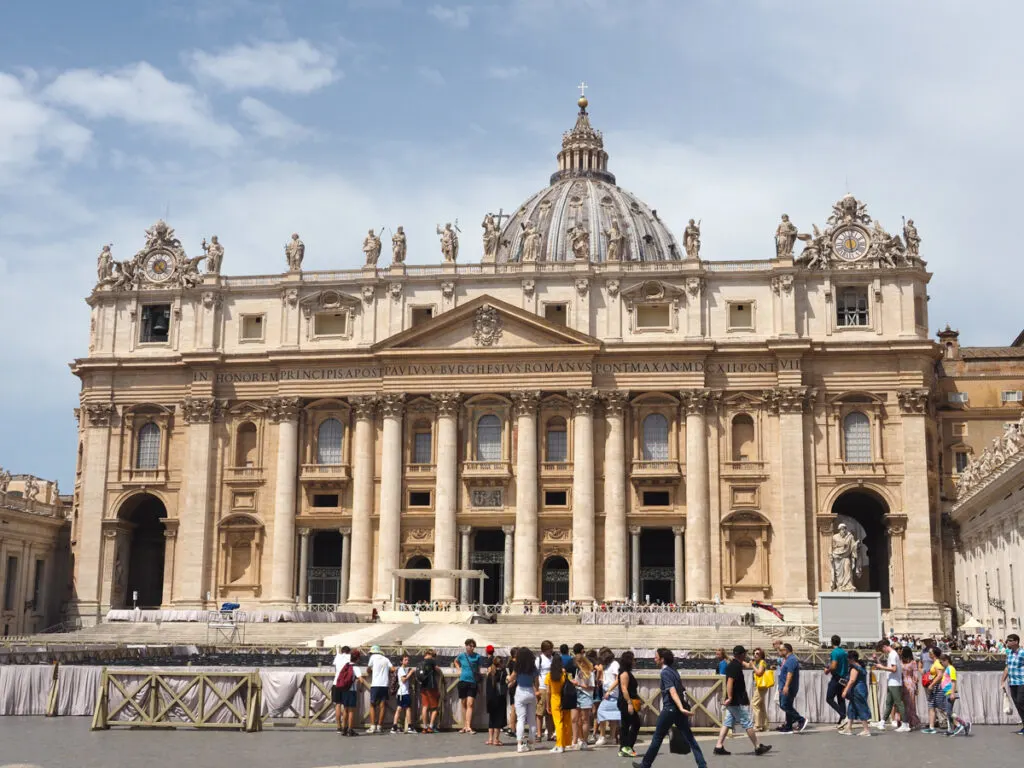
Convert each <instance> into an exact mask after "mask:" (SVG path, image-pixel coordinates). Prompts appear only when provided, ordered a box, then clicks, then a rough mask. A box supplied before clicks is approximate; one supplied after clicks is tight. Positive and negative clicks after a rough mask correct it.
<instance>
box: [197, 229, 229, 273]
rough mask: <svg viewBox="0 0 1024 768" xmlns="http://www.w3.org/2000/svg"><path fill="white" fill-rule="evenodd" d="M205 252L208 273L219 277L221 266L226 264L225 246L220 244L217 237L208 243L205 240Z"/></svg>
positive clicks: (203, 245) (203, 243)
mask: <svg viewBox="0 0 1024 768" xmlns="http://www.w3.org/2000/svg"><path fill="white" fill-rule="evenodd" d="M202 247H203V252H204V253H206V273H207V274H209V275H219V274H220V265H221V264H222V263H223V262H224V246H223V245H221V244H220V241H219V240H218V239H217V236H216V235H214V236H213V237H211V238H210V242H209V243H207V242H206V240H205V238H204V239H203V242H202Z"/></svg>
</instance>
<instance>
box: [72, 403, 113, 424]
mask: <svg viewBox="0 0 1024 768" xmlns="http://www.w3.org/2000/svg"><path fill="white" fill-rule="evenodd" d="M80 412H82V413H85V418H86V424H87V425H88V426H90V427H109V426H110V425H111V424H113V422H114V419H115V418H117V408H116V407H115V406H114V404H113V403H86V404H84V405H83V406H82V409H81V411H80Z"/></svg>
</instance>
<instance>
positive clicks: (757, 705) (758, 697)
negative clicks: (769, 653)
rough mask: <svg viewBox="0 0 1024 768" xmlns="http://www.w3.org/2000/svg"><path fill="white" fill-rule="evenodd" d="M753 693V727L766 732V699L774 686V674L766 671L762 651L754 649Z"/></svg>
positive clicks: (765, 661) (751, 698)
mask: <svg viewBox="0 0 1024 768" xmlns="http://www.w3.org/2000/svg"><path fill="white" fill-rule="evenodd" d="M753 669H754V692H753V693H752V694H751V696H750V704H751V708H752V709H753V711H754V727H755V728H756V729H757V730H759V731H767V730H768V697H769V695H770V694H771V690H772V686H773V685H775V672H774V671H773V670H770V669H768V662H767V660H766V659H765V657H764V651H763V650H761V649H760V648H755V649H754V664H753Z"/></svg>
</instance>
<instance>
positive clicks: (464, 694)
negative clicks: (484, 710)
mask: <svg viewBox="0 0 1024 768" xmlns="http://www.w3.org/2000/svg"><path fill="white" fill-rule="evenodd" d="M476 692H477V686H476V683H467V682H465V681H463V680H459V698H460V699H475V698H476Z"/></svg>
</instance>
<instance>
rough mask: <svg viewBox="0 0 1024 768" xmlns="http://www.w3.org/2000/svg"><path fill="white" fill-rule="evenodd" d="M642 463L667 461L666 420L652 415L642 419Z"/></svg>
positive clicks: (655, 414)
mask: <svg viewBox="0 0 1024 768" xmlns="http://www.w3.org/2000/svg"><path fill="white" fill-rule="evenodd" d="M643 433H644V441H643V460H644V461H668V419H666V418H665V417H664V416H662V415H661V414H660V413H652V414H651V415H650V416H648V417H647V418H645V419H644V428H643Z"/></svg>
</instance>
